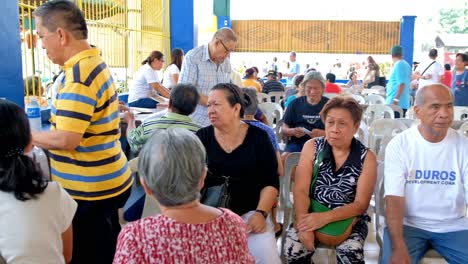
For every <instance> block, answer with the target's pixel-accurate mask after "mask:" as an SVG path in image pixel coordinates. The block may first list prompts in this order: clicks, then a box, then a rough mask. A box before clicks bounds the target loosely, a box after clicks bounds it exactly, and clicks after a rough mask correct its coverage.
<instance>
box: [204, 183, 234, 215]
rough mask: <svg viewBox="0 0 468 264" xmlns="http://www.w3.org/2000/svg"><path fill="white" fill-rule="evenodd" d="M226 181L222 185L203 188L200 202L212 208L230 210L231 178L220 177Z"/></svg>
mask: <svg viewBox="0 0 468 264" xmlns="http://www.w3.org/2000/svg"><path fill="white" fill-rule="evenodd" d="M220 177H221V178H223V179H224V181H223V183H222V184H219V185H213V186H210V187H203V188H202V190H201V192H200V194H201V198H200V202H201V203H202V204H204V205H208V206H212V207H223V208H229V206H230V203H231V194H230V192H229V178H230V177H229V176H220Z"/></svg>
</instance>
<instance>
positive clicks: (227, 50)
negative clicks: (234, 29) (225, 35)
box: [218, 39, 234, 53]
mask: <svg viewBox="0 0 468 264" xmlns="http://www.w3.org/2000/svg"><path fill="white" fill-rule="evenodd" d="M218 40H219V42H220V43H221V45H223V48H224V50H226V53H231V52H233V51H234V50H230V49H228V48H227V47H226V45H224V42H223V41H222V40H221V39H218Z"/></svg>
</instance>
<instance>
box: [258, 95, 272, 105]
mask: <svg viewBox="0 0 468 264" xmlns="http://www.w3.org/2000/svg"><path fill="white" fill-rule="evenodd" d="M257 101H258V103H259V104H261V103H266V102H270V99H269V97H268V95H267V94H266V93H257Z"/></svg>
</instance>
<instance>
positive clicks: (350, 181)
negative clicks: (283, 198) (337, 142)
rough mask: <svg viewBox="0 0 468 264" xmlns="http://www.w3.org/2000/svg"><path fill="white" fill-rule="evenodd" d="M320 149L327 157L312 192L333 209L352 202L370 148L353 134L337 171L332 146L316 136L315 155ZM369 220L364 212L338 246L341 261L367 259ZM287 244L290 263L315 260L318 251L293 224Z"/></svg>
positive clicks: (314, 197)
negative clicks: (308, 246)
mask: <svg viewBox="0 0 468 264" xmlns="http://www.w3.org/2000/svg"><path fill="white" fill-rule="evenodd" d="M320 152H322V153H323V154H322V155H323V156H322V157H323V159H322V163H321V164H320V167H319V173H318V175H317V180H316V181H315V184H314V186H313V187H312V190H311V192H310V196H311V197H313V199H315V200H316V201H318V202H320V203H321V204H323V205H325V206H327V207H328V208H330V209H335V208H338V207H341V206H344V205H347V204H350V203H352V202H353V201H354V199H355V197H356V188H357V183H358V179H359V176H360V175H361V172H362V167H363V165H364V160H365V158H366V155H367V152H368V149H367V148H366V147H365V146H364V145H363V144H362V143H361V142H360V141H359V140H357V139H355V138H353V140H352V142H351V150H350V153H349V155H348V157H347V159H346V161H345V162H344V163H343V165H342V166H341V167H340V168H339V169H338V170H336V171H335V168H336V164H335V159H334V157H333V153H332V148H331V146H330V145H329V144H328V142H327V141H326V140H325V138H324V137H319V138H316V139H315V159H317V157H318V155H319V153H320ZM369 220H370V218H369V216H367V215H362V216H360V217H359V219H358V221H357V223H356V224H355V225H354V227H353V230H352V233H351V235H350V236H349V238H348V239H346V240H345V241H344V242H343V243H341V244H340V245H338V246H337V247H336V255H337V262H338V263H364V251H363V248H364V240H365V239H366V236H367V232H368V230H367V222H368V221H369ZM284 246H285V250H286V251H285V256H286V260H287V263H311V258H312V255H313V253H314V252H311V251H309V250H307V249H306V248H304V246H303V245H302V243H301V242H300V240H299V238H298V234H297V232H296V230H295V229H294V227H293V225H292V224H291V225H290V226H289V227H288V231H287V234H286V243H285V245H284Z"/></svg>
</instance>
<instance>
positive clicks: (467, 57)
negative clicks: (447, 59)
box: [455, 52, 468, 66]
mask: <svg viewBox="0 0 468 264" xmlns="http://www.w3.org/2000/svg"><path fill="white" fill-rule="evenodd" d="M458 56H460V57H461V59H462V61H463V62H464V63H465V66H466V63H467V62H468V54H466V53H461V52H460V53H457V55H455V58H456V57H458Z"/></svg>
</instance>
